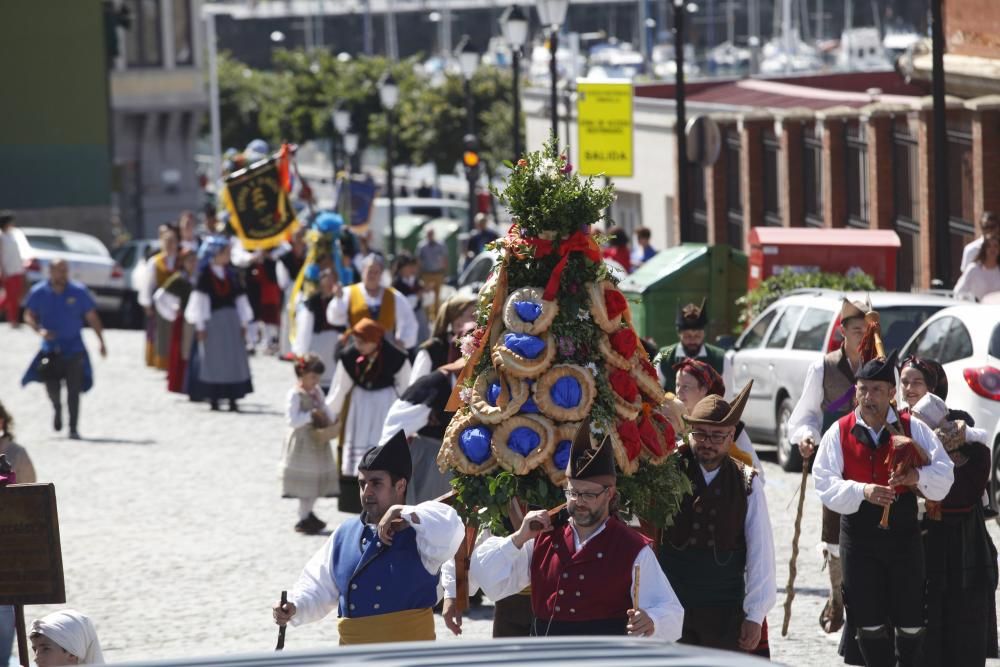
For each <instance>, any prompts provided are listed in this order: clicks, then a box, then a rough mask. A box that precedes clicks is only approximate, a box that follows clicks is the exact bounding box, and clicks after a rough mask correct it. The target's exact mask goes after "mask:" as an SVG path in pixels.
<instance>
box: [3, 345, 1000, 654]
mask: <svg viewBox="0 0 1000 667" xmlns="http://www.w3.org/2000/svg"><path fill="white" fill-rule="evenodd" d="M85 339H86V341H87V343H88V345H90V347H91V349H94V348H95V347H96V345H95V340H94V338H93V337H92V335H91V333H90V332H85ZM107 340H108V348H109V353H110V356H109V358H108V359H106V360H102V359H100V358H97V357H95V358H94V360H93V361H94V369H95V386H94V388H93V389H92V390H91V391H90V392H89V393H88V394H85V395H84V397H83V399H82V408H81V413H82V417H81V420H80V431H81V433H82V434H83V436H84V438H85V440H84V441H82V442H74V441H71V440H68V439H67V438H66V437H65V432H64V433H62V434H56V433H53V431H52V423H51V409H50V406H49V403H48V400H47V398H46V396H45V392H44V389H43V388H42V386H41V385H39V384H33V385H29V386H28V387H26V388H21V387H20V384H19V381H20V377H21V374H22V372H23V370H24V367H25V365H26V364H27V363H28V360H29V359H30V358H31V357H32V355H33V354H34V353H35V351H36V346H37V344H38V338H37V336H36V335H35V334H34V333H32V332H31V331H30V330H29V329H27V328H24V327H22V328H21V329H20V330H17V331H11V330H10V329H9V328H7V326H6V325H3V326H2V328H0V350H2V351H0V400H2V401H3V402H4V404H5V405H6V406H7V407H8V409H9V410H10V411H11V413H12V414H13V415H14V416H15V419H16V422H17V423H16V432H17V439H18V441H19V442H20V443H21V444H22V445H24V446H25V447H27V449H28V451H29V453H30V455H31V457H32V459H33V460H34V462H35V467H36V469H37V470H38V473H39V479H40V481H51V482H54V483H55V485H56V491H57V499H58V505H59V520H60V525H61V529H62V548H63V560H64V564H65V571H66V593H67V605H68V606H72V607H74V608H76V609H79V610H80V611H83V612H85V613H87V614H89V615H91V616H92V617H93V618H94V619H95V622H96V624H97V628H98V632H99V635H100V637H101V642H102V645H103V647H104V652H105V656H106V658H107V660H108V661H110V662H117V661H122V660H126V659H133V660H134V659H140V658H166V657H183V656H192V655H205V654H215V653H228V652H245V651H255V650H269V649H271V648H273V646H274V641H275V637H276V631H275V630H276V628H275V626H274V625H273V624H272V622H271V613H270V608H271V605H272V604H273V603H274V601H276V600H277V598H278V595H279V593H280V591H281V589H283V588H291V586H292V585H293V584H294V582H295V579H296V577H297V576H298V573H299V570H300V569H301V567H302V566H303V565H304V564H305V562H306V561H307V560H308V559H309V557H310V556H311V555H312V554H313V552H314V551H315V550H316V549H318V548H319V547H320V546H321V544H322V543H323V540H324V539H325V538H324V537H319V536H316V537H305V536H301V535H298V534H296V533H294V532H293V530H292V526H293V524H294V522H295V520H296V517H295V511H296V510H295V502H294V501H292V500H282V499H281V498H280V497H279V496H280V490H279V481H278V477H277V462H278V456H279V453H280V449H281V444H282V439H283V437H284V435H285V426H284V420H283V416H282V415H283V410H284V405H283V402H284V396H285V393H286V391H287V390H288V388H289V387H290V386H291V383H292V382H293V373H292V369H291V367H290V365H289V364H286V363H280V362H278V361H276V360H274V359H273V358H270V357H256V358H254V359H253V360H252V367H253V374H254V375H253V377H254V386H255V389H256V391H255V392H254V393H253V394H252V395H251V396H250V397H248V398H247V400H245V401H243V402H242V403H241V406H242V408H243V412H242V413H240V414H230V413H227V412H221V413H210V412H209V411H208V408H207V406H205V405H198V404H192V403H189V402H187V401H186V400H185V399H184V398H183V397H180V396H177V395H173V394H169V393H167V391H166V386H165V385H166V382H165V379H164V377H163V375H162V374H161V373H159V372H157V371H153V370H151V369H147V368H145V367H144V366H143V364H142V349H143V338H142V334H141V333H140V332H133V331H109V332H108V333H107ZM768 458H770V460H771V461H773V455H772V456H770V457H769V456H768V455H767V454H766V453H765V468H766V475H767V486H766V491H767V497H768V504H769V506H770V511H771V519H772V522H773V524H774V534H775V543H776V546H777V554H778V563H777V571H778V585H779V588H781V589H782V591H781V592H779V595H778V605H779V606H778V607H776V609H775V610H774V611H772V613H771V615H770V618H769V621H770V622H771V646H772V652H773V655H774V658H775V659H776V660H778V661H781V662H784V663H787V664H793V665H837V664H841V663H840V661H839V659H838V658H837V656H836V643H835V641H834V640H833V639H831V638H829V637H826V636H824V635H823V634H822V633H821V632H820V630H819V627H818V624H817V620H816V619H817V617H818V615H819V612H820V608H821V607H822V603H823V601H824V599H825V591H826V588H827V579H826V573H825V572H823V571H821V569H820V566H821V562H820V558H819V554H818V552H817V551H816V549H815V545H816V544H817V542H818V540H819V520H820V511H819V510H820V505H819V502H818V501H817V500H816V498H815V496H814V495H813V494H812V492H811V488H812V487H811V484H810V487H809V488H810V492H809V495H808V497H807V500H806V512H805V518H804V521H803V531H802V539H801V541H800V546H801V549H802V552H801V554H800V557H799V576H798V580H797V582H796V588H797V591H798V595H797V597H796V599H795V607H794V614H793V618H792V623H791V628H790V632H789V636H788V638H786V639H782V638H781V637H780V636H779V634H780V627H781V618H782V611H781V608H780V605H781V603H782V602H783V600H784V593H783V588H784V585H785V582H786V580H787V576H788V558H789V555H790V551H791V535H792V526H793V522H794V517H795V497H796V494H797V493H798V487H799V480H800V476H799V475H798V474H788V473H784V472H782V471H781V469H780V468H778V467H777V466H776V465H774V464H773V463H771V462H767V459H768ZM316 511H317V514H318V515H319V516H320V517H321V518H323V519H325V520H326V521H328V522H330V524H331V525H335V524H337V523H339V522H341V521H344V520H345V519H347V518H348V516H347V515H343V514H338V513H337V512H336V507H335V501H333V500H322V501H320V502H319V503H318V506H317V510H316ZM991 530H994V533H996V531H995V527H994V528H992V529H991ZM51 609H52V608H50V607H44V606H36V607H29V608H28V609H27V610H26V616H27V618H28V622H29V623H30V621H31V619H32V618H36V617H38V616H41V615H43V614H45V613H47V612H48V611H50V610H51ZM491 618H492V608H491V607H490V606H489V604H488V603H487V604H486V605H484V606H483V607H482V608H481V609H479V610H475V611H474V612H473V614H472V617H471V618H469V619H467V620H466V622H465V626H464V627H465V636H472V637H488V636H489V634H490V627H491ZM437 625H438V637H439V638H441V639H443V640H454V638H453V637H452V635H451V633H449V632H448V631H447V630H446V629H445V627H444V624H443V623H442V622H441V620H440V617H438V618H437ZM336 641H337V633H336V619H335V618H333V617H330V618H328V619H326V620H324V621H323V622H320V623H316V624H313V625H311V626H305V627H300V628H298V627H297V628H290V629H289V630H288V638H287V646H288V648H290V649H292V648H316V647H323V646H334V645H335V644H336Z"/></svg>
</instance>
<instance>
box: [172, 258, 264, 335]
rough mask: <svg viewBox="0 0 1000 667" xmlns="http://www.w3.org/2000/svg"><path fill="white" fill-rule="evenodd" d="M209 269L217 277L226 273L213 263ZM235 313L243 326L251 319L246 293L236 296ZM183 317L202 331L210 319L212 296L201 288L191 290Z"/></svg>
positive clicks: (251, 311)
mask: <svg viewBox="0 0 1000 667" xmlns="http://www.w3.org/2000/svg"><path fill="white" fill-rule="evenodd" d="M209 270H211V272H212V273H214V274H215V276H216V277H217V278H219V279H222V278H223V277H225V275H226V270H225V269H224V268H223V267H221V266H217V265H215V264H211V265H209ZM236 314H237V315H239V318H240V323H241V324H242V325H243V326H246V325H247V324H248V323H250V322H252V321H253V308H251V307H250V301H248V300H247V295H246V294H240V295H239V296H238V297H236ZM184 319H185V320H187V321H188V323H190V324H193V325H194V328H195V329H196V330H198V331H204V330H205V327H206V326H207V325H208V321H209V320H210V319H212V297H210V296H209V295H208V294H206V293H205V292H202V291H201V290H197V289H195V290H191V297H190V298H189V299H188V304H187V308H185V309H184Z"/></svg>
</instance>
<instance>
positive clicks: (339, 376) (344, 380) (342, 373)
mask: <svg viewBox="0 0 1000 667" xmlns="http://www.w3.org/2000/svg"><path fill="white" fill-rule="evenodd" d="M409 379H410V362H409V361H404V362H403V365H402V366H400V367H399V370H398V371H396V375H395V376H394V377H393V391H395V392H396V396H400V395H401V394H402V393H403V392H404V391H405V390H406V382H407V380H409ZM352 389H354V379H353V378H352V377H351V376H350V375H349V374H348V373H347V370H345V369H344V362H343V361H340V360H338V361H337V369H336V370H335V371H334V372H333V384H331V385H330V391H329V392H327V394H326V404H327V405H328V406H330V409H331V410H332V411H333V414H335V415H338V416H339V415H340V413H341V411H343V409H344V402H345V401H346V400H347V396H348V395H349V394H350V393H351V390H352ZM375 391H381V390H375ZM354 405H355V406H356V405H358V404H357V403H355V404H354ZM398 430H399V429H396V431H398ZM396 431H393V433H395V432H396Z"/></svg>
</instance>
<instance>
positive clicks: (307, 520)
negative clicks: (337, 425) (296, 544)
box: [281, 354, 340, 535]
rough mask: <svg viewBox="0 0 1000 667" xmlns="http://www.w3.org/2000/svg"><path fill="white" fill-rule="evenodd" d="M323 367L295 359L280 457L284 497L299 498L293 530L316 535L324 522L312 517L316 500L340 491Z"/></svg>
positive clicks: (315, 359)
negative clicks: (321, 387) (322, 387)
mask: <svg viewBox="0 0 1000 667" xmlns="http://www.w3.org/2000/svg"><path fill="white" fill-rule="evenodd" d="M325 370H326V368H325V364H324V363H323V362H322V361H321V360H320V358H319V357H318V356H316V355H315V354H309V355H306V356H304V357H299V358H298V359H296V360H295V376H296V377H297V378H298V382H296V383H295V386H294V387H292V388H291V390H289V392H288V407H287V409H286V411H285V419H286V421H287V422H288V427H289V429H290V430H289V432H288V436H287V437H286V438H285V448H284V453H283V455H282V458H281V493H282V497H283V498H298V500H299V522H298V523H297V524H295V531H296V532H299V533H306V534H308V535H315V534H316V533H318V532H320V531H321V530H323V529H324V528H326V523H325V522H323V521H320V519H319V518H318V517H317V516H316V515H315V514H313V507H314V506H315V505H316V499H317V498H325V497H332V496H336V495H337V492H338V491H339V489H340V486H339V484H338V479H337V462H336V460H334V458H333V450H332V448H331V447H330V436H331V435H332V434H331V428H332V424H333V422H334V419H335V418H336V415H334V414H333V412H332V411H331V410H330V407H329V406H328V405H326V404H325V403H324V395H323V391H322V390H321V389H320V385H319V382H320V378H321V377H322V376H323V372H324V371H325Z"/></svg>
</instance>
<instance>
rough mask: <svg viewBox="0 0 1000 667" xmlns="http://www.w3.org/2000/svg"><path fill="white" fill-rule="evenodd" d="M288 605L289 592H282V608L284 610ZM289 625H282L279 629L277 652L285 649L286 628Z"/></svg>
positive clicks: (275, 648)
mask: <svg viewBox="0 0 1000 667" xmlns="http://www.w3.org/2000/svg"><path fill="white" fill-rule="evenodd" d="M286 604H288V591H281V608H282V609H284V608H285V605H286ZM287 627H288V625H287V624H285V625H282V626H280V627H279V628H278V645H277V646H275V647H274V650H275V651H280V650H281V649H283V648H285V628H287Z"/></svg>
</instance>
